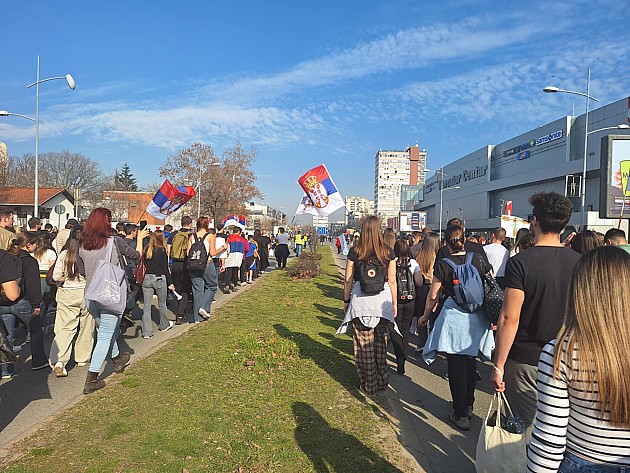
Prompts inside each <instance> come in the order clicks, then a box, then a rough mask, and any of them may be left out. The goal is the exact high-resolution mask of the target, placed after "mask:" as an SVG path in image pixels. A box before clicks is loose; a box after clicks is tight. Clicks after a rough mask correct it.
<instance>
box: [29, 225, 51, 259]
mask: <svg viewBox="0 0 630 473" xmlns="http://www.w3.org/2000/svg"><path fill="white" fill-rule="evenodd" d="M36 243H37V246H35V251H34V252H33V256H34V257H35V259H37V260H39V259H40V258H41V257H42V256H44V255H45V254H46V252H47V251H48V250H52V249H53V247H52V240H51V238H50V233H48V232H46V231H43V232H39V233H38V234H37V242H36ZM53 251H54V250H53Z"/></svg>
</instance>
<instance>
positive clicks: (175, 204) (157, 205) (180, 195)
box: [146, 179, 195, 220]
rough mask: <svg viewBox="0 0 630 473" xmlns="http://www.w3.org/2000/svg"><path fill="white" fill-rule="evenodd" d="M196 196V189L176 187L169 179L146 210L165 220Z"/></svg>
mask: <svg viewBox="0 0 630 473" xmlns="http://www.w3.org/2000/svg"><path fill="white" fill-rule="evenodd" d="M194 196H195V189H194V188H193V187H191V186H180V187H175V186H174V185H173V184H171V183H170V181H169V180H168V179H165V180H164V183H163V184H162V186H161V187H160V190H158V191H157V193H156V194H155V195H154V196H153V200H151V202H150V203H149V205H147V210H146V212H147V213H148V214H149V215H153V216H154V217H155V218H159V219H160V220H164V219H165V218H166V217H168V216H169V215H170V214H172V213H173V212H175V211H176V210H177V209H179V208H180V207H181V206H182V205H184V204H185V203H186V202H188V201H189V200H190V199H192V198H193V197H194Z"/></svg>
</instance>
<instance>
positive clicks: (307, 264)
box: [289, 252, 322, 279]
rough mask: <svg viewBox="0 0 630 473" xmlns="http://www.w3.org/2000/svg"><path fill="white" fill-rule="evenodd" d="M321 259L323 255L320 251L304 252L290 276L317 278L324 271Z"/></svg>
mask: <svg viewBox="0 0 630 473" xmlns="http://www.w3.org/2000/svg"><path fill="white" fill-rule="evenodd" d="M321 259H322V255H320V254H319V253H310V252H308V253H307V252H303V253H302V254H301V255H300V257H299V258H298V260H297V262H296V263H295V265H294V266H293V267H292V268H291V271H290V272H289V276H291V277H292V278H295V279H311V278H316V277H317V276H319V275H320V274H321V272H322V268H321V267H320V266H319V260H321Z"/></svg>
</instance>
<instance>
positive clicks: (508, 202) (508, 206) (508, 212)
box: [503, 200, 512, 216]
mask: <svg viewBox="0 0 630 473" xmlns="http://www.w3.org/2000/svg"><path fill="white" fill-rule="evenodd" d="M503 214H504V215H507V216H511V215H512V201H511V200H506V201H505V212H504V213H503Z"/></svg>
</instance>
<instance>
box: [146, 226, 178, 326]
mask: <svg viewBox="0 0 630 473" xmlns="http://www.w3.org/2000/svg"><path fill="white" fill-rule="evenodd" d="M142 256H143V258H144V264H145V265H146V273H145V275H144V280H143V281H142V296H143V299H144V307H143V309H142V338H151V337H152V336H153V323H152V321H151V309H152V307H153V304H152V303H151V302H152V301H153V294H154V293H155V295H157V298H158V310H159V313H160V323H159V325H158V328H159V329H160V330H161V331H163V332H165V331H167V330H170V329H171V328H173V325H175V323H174V322H173V321H171V320H168V318H167V317H166V294H167V290H168V289H170V290H171V291H172V290H174V289H175V286H174V285H173V280H172V278H171V273H170V271H169V270H168V255H167V254H166V241H165V240H164V232H162V231H159V230H156V231H154V232H152V233H151V236H150V237H149V244H148V245H147V247H146V249H145V250H144V252H143V253H142Z"/></svg>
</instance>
